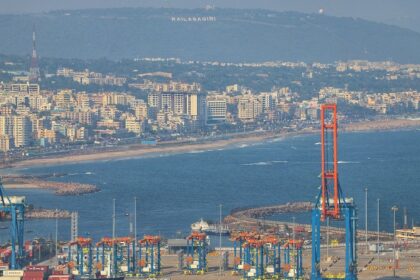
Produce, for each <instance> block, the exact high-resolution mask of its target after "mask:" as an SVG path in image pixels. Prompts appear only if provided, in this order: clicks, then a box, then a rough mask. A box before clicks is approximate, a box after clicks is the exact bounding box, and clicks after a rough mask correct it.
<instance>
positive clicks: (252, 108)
mask: <svg viewBox="0 0 420 280" xmlns="http://www.w3.org/2000/svg"><path fill="white" fill-rule="evenodd" d="M261 113H262V104H261V102H260V101H259V100H258V99H257V98H255V97H254V96H253V95H251V94H247V95H244V96H241V97H240V98H239V100H238V118H239V119H240V120H241V121H243V122H252V121H255V118H257V117H258V116H259V115H260V114H261Z"/></svg>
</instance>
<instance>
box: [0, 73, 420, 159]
mask: <svg viewBox="0 0 420 280" xmlns="http://www.w3.org/2000/svg"><path fill="white" fill-rule="evenodd" d="M69 72H71V71H69ZM71 73H76V72H71ZM61 74H62V75H64V74H63V73H61ZM65 75H67V74H65ZM132 87H137V88H141V89H142V90H145V91H146V92H148V94H147V99H140V98H137V97H136V96H135V95H132V94H128V93H121V92H99V93H86V92H75V91H73V90H70V89H61V90H58V91H49V90H41V89H40V86H39V85H38V84H31V83H2V84H0V150H2V151H9V150H11V149H13V148H24V147H28V146H38V145H39V146H49V145H55V144H69V143H86V142H89V141H90V142H92V141H99V142H100V141H101V140H104V139H109V138H110V137H111V138H112V137H118V138H123V137H129V136H142V135H147V136H150V135H155V136H156V135H159V134H162V133H169V134H170V133H173V132H177V133H179V132H183V133H185V134H188V133H189V132H197V131H201V130H205V129H206V127H208V126H213V125H230V126H231V127H235V126H242V125H246V124H249V123H253V124H255V125H257V126H258V125H263V124H265V123H267V122H270V123H276V122H279V121H282V120H292V119H293V120H297V121H303V122H315V121H317V120H318V118H319V107H320V104H321V103H324V102H340V101H342V102H346V103H348V104H353V105H358V106H361V107H366V108H370V109H373V110H375V111H377V112H379V113H388V112H389V111H390V110H392V109H393V108H394V107H399V106H405V108H412V109H413V110H416V111H418V110H419V109H420V106H419V105H420V93H419V92H416V91H408V92H398V93H381V94H379V93H378V94H370V93H363V92H353V91H348V90H346V89H341V88H332V87H325V88H322V89H321V90H320V91H319V95H318V96H317V97H313V98H311V99H309V100H302V99H301V97H300V95H299V94H298V93H296V92H293V91H292V90H291V89H290V88H288V87H284V88H276V89H273V90H272V91H271V92H260V93H254V92H252V91H251V90H250V89H247V88H244V87H242V86H240V85H229V86H227V87H226V88H225V90H224V91H221V92H214V91H210V92H206V91H204V90H203V89H202V87H201V85H200V84H198V83H181V82H174V81H170V82H168V83H157V82H152V81H150V80H144V82H143V83H141V84H134V85H132Z"/></svg>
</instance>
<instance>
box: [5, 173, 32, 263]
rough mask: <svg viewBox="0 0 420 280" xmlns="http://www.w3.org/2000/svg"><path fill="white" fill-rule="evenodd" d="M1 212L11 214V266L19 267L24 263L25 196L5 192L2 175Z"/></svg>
mask: <svg viewBox="0 0 420 280" xmlns="http://www.w3.org/2000/svg"><path fill="white" fill-rule="evenodd" d="M0 200H1V201H0V213H2V214H3V215H10V218H11V226H10V238H11V246H12V254H11V257H10V264H9V265H10V268H11V269H17V268H21V267H22V266H23V265H24V261H25V257H26V256H25V251H24V246H23V243H24V237H23V233H24V224H25V197H24V196H10V197H9V196H7V195H6V194H5V192H4V187H3V180H2V178H1V177H0Z"/></svg>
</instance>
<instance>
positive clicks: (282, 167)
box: [0, 130, 420, 242]
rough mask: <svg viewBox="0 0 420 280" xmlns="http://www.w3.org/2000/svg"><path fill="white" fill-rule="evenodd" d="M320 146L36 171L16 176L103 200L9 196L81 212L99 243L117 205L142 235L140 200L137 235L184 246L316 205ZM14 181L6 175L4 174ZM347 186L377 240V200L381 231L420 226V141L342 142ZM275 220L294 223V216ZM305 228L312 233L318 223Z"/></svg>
mask: <svg viewBox="0 0 420 280" xmlns="http://www.w3.org/2000/svg"><path fill="white" fill-rule="evenodd" d="M319 142H320V136H319V135H302V136H295V137H290V138H278V139H271V140H267V141H263V142H261V143H254V144H246V143H238V144H234V145H231V146H228V147H225V148H222V149H215V150H195V151H191V152H188V153H182V154H154V155H149V156H146V157H139V158H124V159H118V160H103V161H92V162H84V163H75V164H72V163H69V164H63V165H54V166H48V167H47V166H43V167H35V166H34V167H31V168H24V169H20V170H13V172H21V173H30V174H44V173H53V172H56V173H66V174H67V175H66V176H64V177H61V178H58V179H56V180H59V181H66V182H81V183H89V184H95V185H97V186H98V187H99V188H100V189H101V191H100V192H97V193H93V194H87V195H82V196H56V195H54V193H52V192H51V191H48V190H38V189H29V190H27V189H25V190H24V189H20V190H6V192H7V194H8V195H25V196H26V199H27V203H28V204H33V205H34V206H35V207H42V208H49V209H63V210H69V211H77V212H78V215H79V223H78V230H79V235H81V236H87V237H92V238H93V239H94V240H99V239H100V238H101V237H104V236H111V234H112V216H113V199H115V206H116V225H117V226H116V234H117V236H127V235H129V234H131V233H132V232H133V226H134V199H135V198H136V199H137V233H138V235H139V236H142V235H143V234H153V235H161V236H163V237H166V238H174V237H182V236H185V235H187V234H188V233H189V232H190V225H191V223H193V222H196V221H197V220H199V219H200V218H203V219H205V220H210V221H215V222H216V221H218V219H219V210H220V205H221V208H222V214H223V216H225V215H228V214H229V213H230V212H231V211H232V210H234V209H237V208H243V207H255V206H264V205H275V204H283V203H287V202H294V201H313V202H315V200H316V197H317V195H318V193H319V186H320V177H319V176H320V149H321V146H320V143H319ZM2 172H3V173H4V172H8V171H7V170H3V171H2ZM339 178H340V183H341V188H342V190H343V192H344V195H345V196H346V197H353V198H354V201H355V203H356V205H357V209H358V216H359V219H358V221H357V223H358V226H359V228H364V227H365V219H364V217H365V211H366V205H365V191H364V189H365V188H368V205H367V214H368V228H369V229H371V230H377V218H378V199H379V222H380V223H379V224H380V230H381V231H389V232H391V231H392V228H393V219H392V217H393V216H392V215H393V214H392V211H391V207H392V206H394V205H396V206H398V208H399V210H398V212H397V219H396V220H397V227H401V226H402V225H403V212H404V211H403V209H404V208H406V211H407V214H408V223H409V225H411V224H412V223H416V222H418V221H419V220H420V203H419V199H420V131H419V130H409V131H388V132H365V133H340V134H339ZM273 219H282V220H286V221H291V220H292V217H291V215H283V216H281V215H279V216H276V217H273ZM296 222H298V223H310V217H309V215H296ZM7 227H8V222H7V221H5V222H1V223H0V228H1V229H0V242H5V241H7V240H9V239H10V237H9V230H8V229H7ZM55 229H56V224H55V220H28V221H26V223H25V238H26V239H30V238H33V237H47V238H48V237H53V236H54V235H55ZM57 229H58V235H59V238H60V239H62V240H68V239H70V220H68V219H65V220H59V221H58V227H57Z"/></svg>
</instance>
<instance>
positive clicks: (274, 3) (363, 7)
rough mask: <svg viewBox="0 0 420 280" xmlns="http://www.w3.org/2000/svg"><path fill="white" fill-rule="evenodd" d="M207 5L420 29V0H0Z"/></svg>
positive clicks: (33, 8) (17, 1)
mask: <svg viewBox="0 0 420 280" xmlns="http://www.w3.org/2000/svg"><path fill="white" fill-rule="evenodd" d="M206 5H214V6H216V7H232V8H262V9H273V10H278V11H290V10H292V11H301V12H309V13H311V12H318V11H319V10H320V9H324V11H325V13H326V14H329V15H334V16H350V17H361V18H365V19H369V20H374V21H379V22H385V23H390V24H398V25H401V26H407V27H411V28H412V29H417V30H419V29H420V27H417V26H418V24H419V23H420V16H419V11H420V1H419V0H0V13H39V12H43V11H50V10H57V9H84V8H111V7H171V8H200V7H205V6H206Z"/></svg>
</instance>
